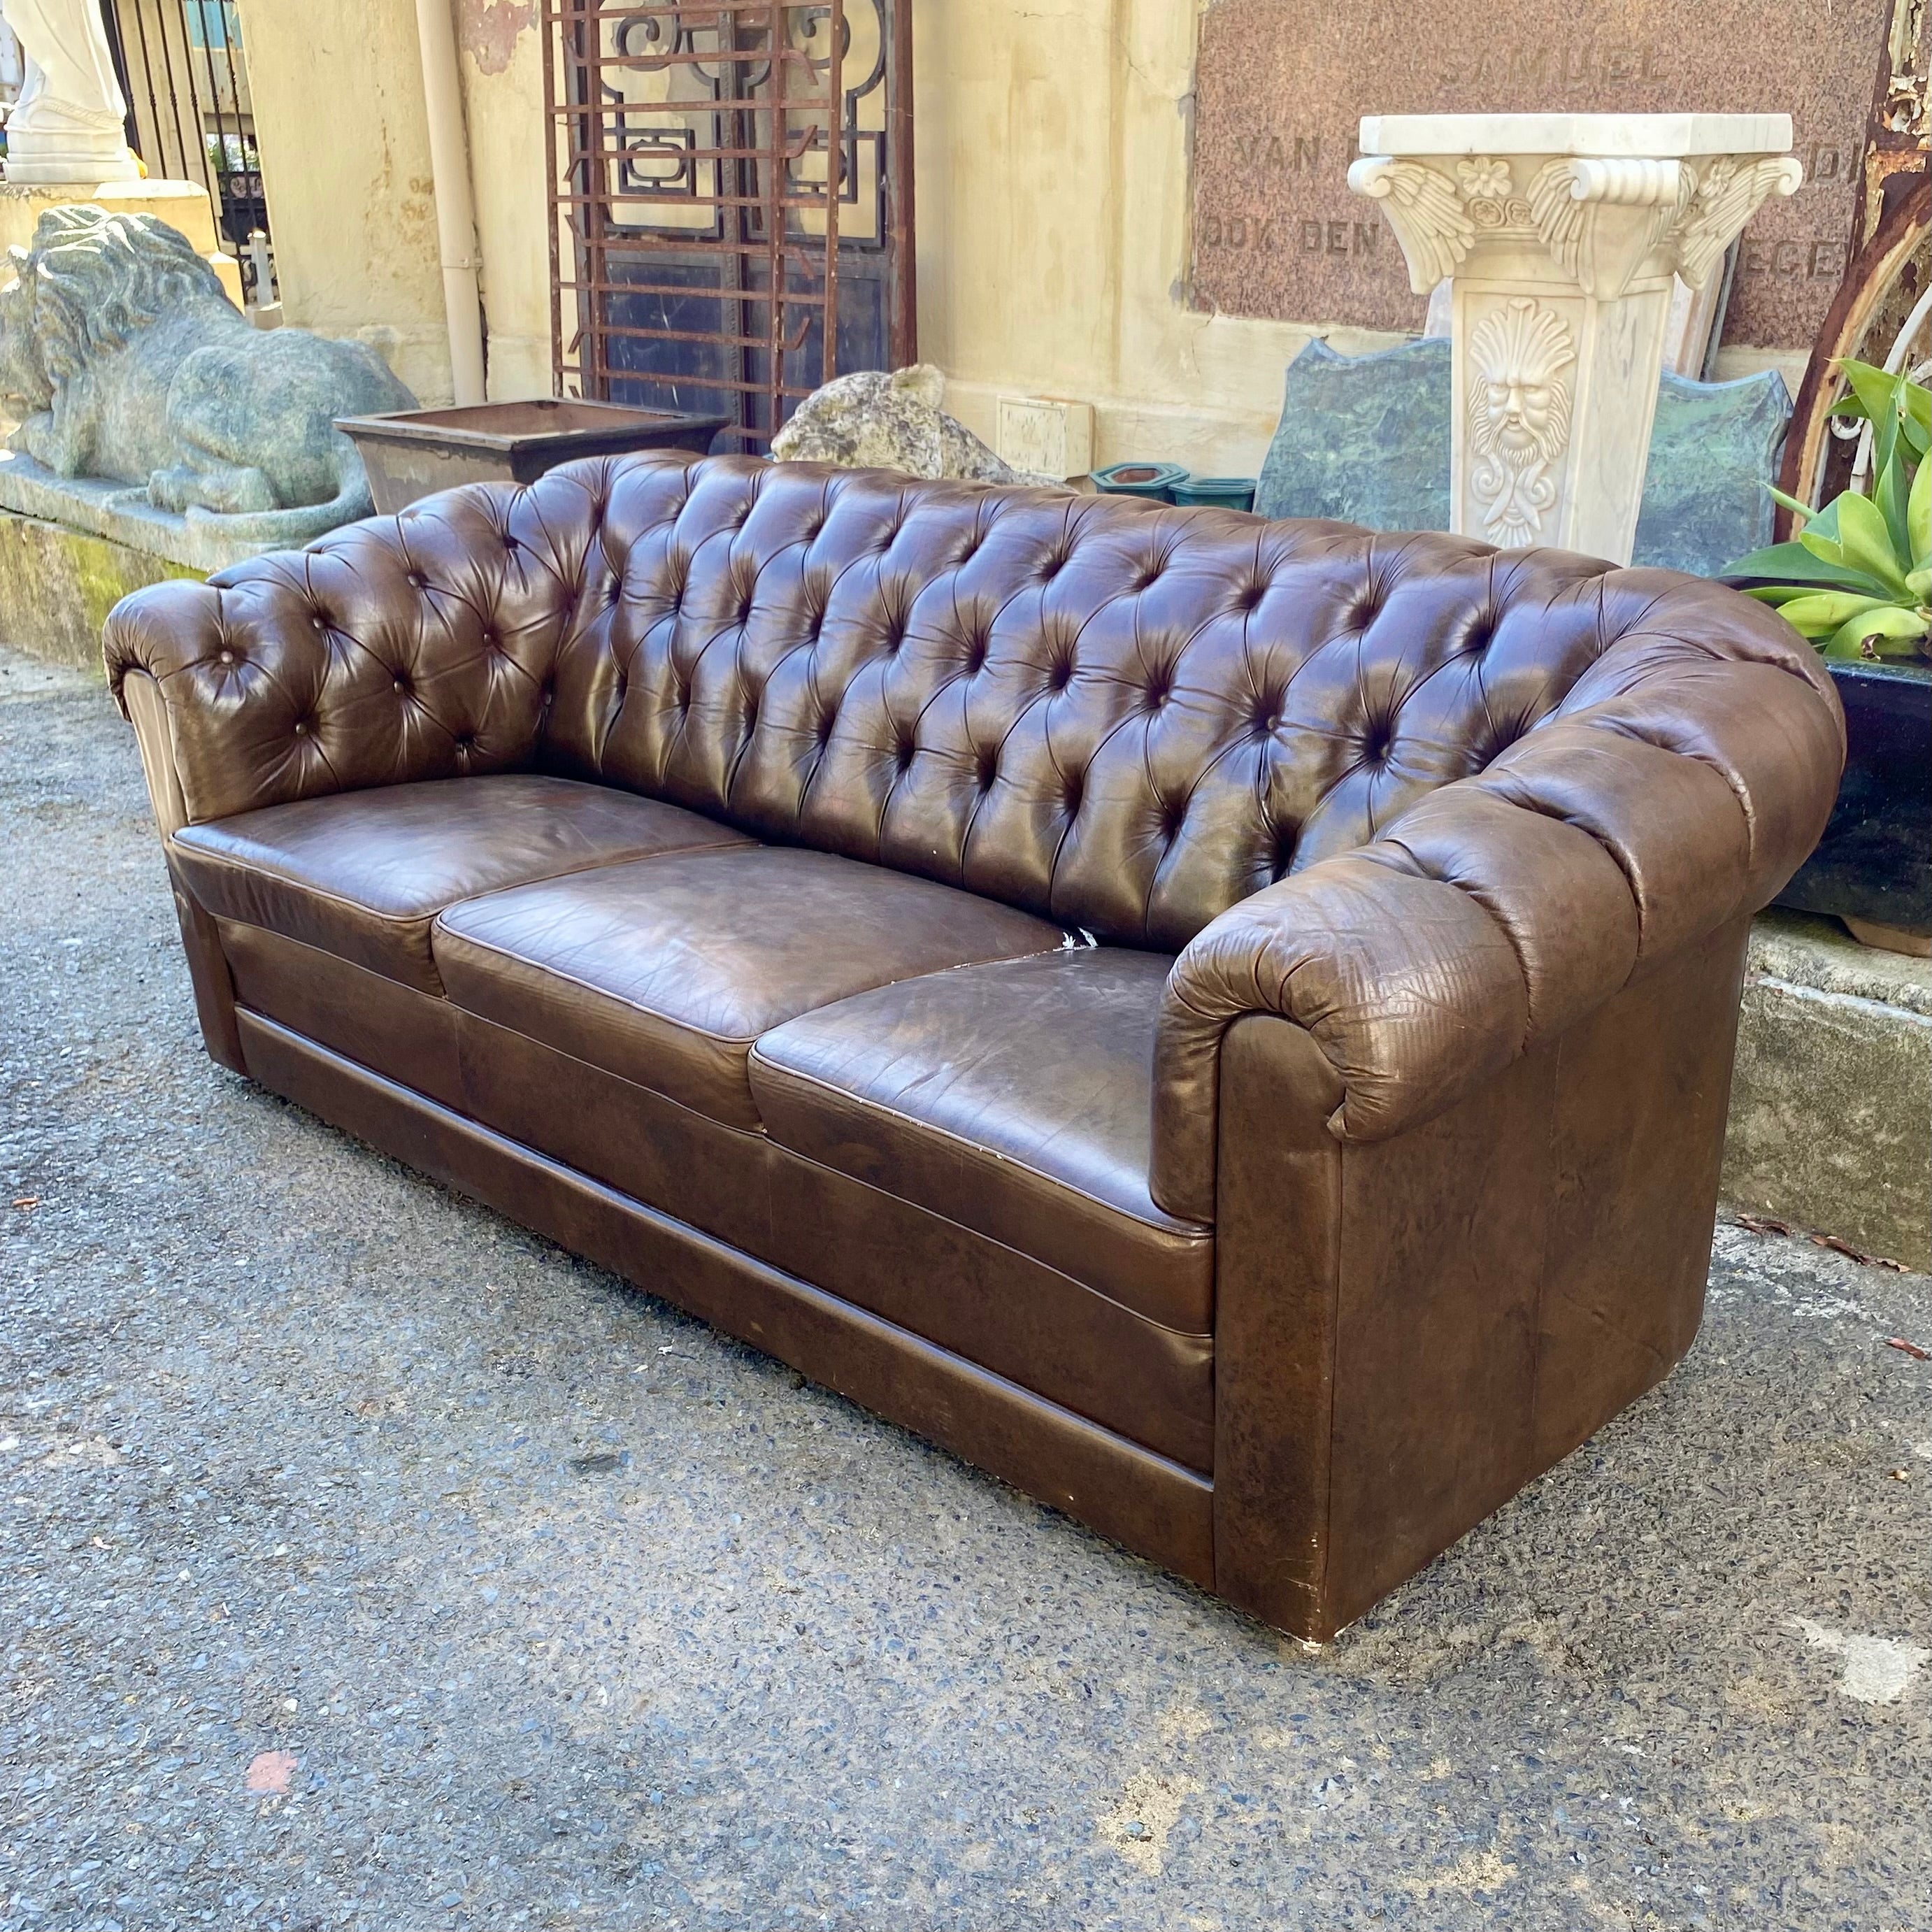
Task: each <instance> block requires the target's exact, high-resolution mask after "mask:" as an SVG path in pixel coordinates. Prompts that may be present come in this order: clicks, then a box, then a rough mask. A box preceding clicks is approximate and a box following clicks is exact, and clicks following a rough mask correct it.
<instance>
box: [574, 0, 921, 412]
mask: <svg viewBox="0 0 1932 1932" xmlns="http://www.w3.org/2000/svg"><path fill="white" fill-rule="evenodd" d="M910 12H911V8H910V0H706V4H703V5H700V4H697V0H659V4H654V5H636V4H631V5H624V4H620V0H546V5H545V6H544V92H545V97H546V99H547V102H548V104H549V112H550V195H551V220H550V302H551V329H552V342H553V367H554V369H555V372H556V392H557V393H558V394H559V395H583V396H588V397H595V398H604V399H606V400H608V401H616V402H628V403H634V404H643V405H655V406H658V407H667V408H678V409H698V410H709V411H712V412H715V413H722V414H724V415H727V416H730V418H732V419H733V421H734V422H736V425H737V427H736V429H734V430H732V431H727V432H725V435H726V437H727V438H729V439H731V440H736V442H738V443H742V444H743V445H745V446H749V447H753V448H757V447H760V446H763V444H764V443H766V442H768V441H769V439H770V437H771V436H772V434H773V432H774V431H776V430H777V429H778V428H779V426H780V425H781V424H782V423H783V422H784V420H785V419H786V418H787V416H789V415H790V413H791V411H792V410H793V407H795V406H796V403H797V401H798V400H799V398H801V397H802V396H805V395H809V394H810V393H811V391H812V390H813V389H814V388H816V387H817V386H818V385H819V384H820V383H822V382H824V381H826V380H827V379H828V378H829V377H832V376H834V375H837V374H844V373H846V372H847V371H851V370H854V369H876V368H895V367H897V366H898V365H900V364H901V363H904V362H911V361H913V360H915V359H916V340H915V323H914V318H913V198H912V71H911V65H912V63H911V55H912V34H911V24H910Z"/></svg>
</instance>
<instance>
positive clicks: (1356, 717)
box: [543, 459, 1610, 948]
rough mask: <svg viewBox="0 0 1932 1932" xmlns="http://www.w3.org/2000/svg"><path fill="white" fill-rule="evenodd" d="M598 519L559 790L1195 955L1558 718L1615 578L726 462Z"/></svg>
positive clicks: (1479, 555)
mask: <svg viewBox="0 0 1932 1932" xmlns="http://www.w3.org/2000/svg"><path fill="white" fill-rule="evenodd" d="M553 487H555V488H556V489H558V490H562V489H564V488H568V487H580V488H581V489H583V490H584V491H585V493H586V514H589V515H590V516H592V517H593V518H594V519H595V523H596V529H597V535H596V541H595V544H594V546H593V547H592V550H591V552H590V553H589V556H588V558H587V559H586V565H585V595H584V598H583V605H582V607H581V610H580V616H579V619H578V621H577V622H576V623H575V624H574V625H573V626H572V628H571V631H570V634H569V635H568V637H567V638H566V639H565V641H564V643H563V645H562V649H561V651H560V653H559V658H558V663H557V670H556V701H555V703H554V704H553V707H552V709H551V712H550V718H549V721H548V724H547V727H546V731H545V736H544V747H543V756H544V758H545V760H546V761H547V762H550V763H553V764H555V765H556V766H559V767H561V768H562V769H567V770H570V771H574V772H578V773H580V774H581V775H585V776H591V777H597V778H603V779H605V780H607V781H614V782H616V783H619V784H625V785H628V786H632V787H636V788H637V789H639V790H643V791H647V792H649V793H653V794H655V795H657V796H663V797H666V798H669V799H675V800H676V801H677V802H679V803H682V804H685V805H691V806H694V807H695V808H697V809H699V810H700V811H708V812H711V813H713V814H717V815H718V816H720V817H724V818H727V819H729V820H731V821H732V822H733V823H736V824H738V825H739V826H743V827H745V828H746V829H750V830H752V831H754V832H760V833H762V834H763V835H766V836H767V837H771V838H781V839H790V840H796V841H799V842H802V843H804V844H811V845H815V846H819V847H824V848H826V849H829V850H834V851H838V852H842V853H847V854H850V856H853V857H856V858H860V859H870V860H874V861H877V862H880V863H883V864H885V865H891V866H894V867H895V868H899V869H901V870H904V871H914V872H921V873H924V874H928V875H929V876H931V877H935V878H938V879H942V880H947V881H948V882H950V883H955V884H959V885H962V886H966V887H968V888H969V889H971V890H974V891H975V892H983V893H985V894H987V895H989V896H992V897H994V898H1001V899H1004V900H1007V901H1010V902H1011V903H1013V904H1018V905H1022V906H1025V907H1028V908H1029V909H1031V910H1035V911H1038V912H1040V913H1046V914H1048V915H1049V916H1052V917H1053V918H1055V919H1058V920H1060V921H1061V922H1063V923H1065V924H1067V925H1070V926H1079V927H1083V928H1085V929H1087V930H1088V931H1089V932H1092V933H1093V934H1094V935H1096V936H1097V937H1099V938H1104V939H1109V940H1113V941H1124V942H1126V943H1127V944H1140V945H1148V946H1154V947H1163V948H1176V947H1181V946H1182V945H1184V944H1186V943H1187V941H1188V940H1189V939H1190V938H1193V935H1195V934H1196V932H1199V930H1200V929H1201V928H1202V926H1205V925H1206V924H1207V923H1208V921H1209V920H1211V919H1213V918H1214V917H1215V916H1216V915H1217V914H1218V913H1220V912H1222V911H1223V910H1226V908H1227V907H1229V906H1230V905H1232V904H1235V902H1236V901H1239V900H1241V899H1242V898H1246V897H1247V895H1249V894H1250V893H1252V892H1255V891H1256V890H1258V889H1259V888H1261V887H1262V886H1266V885H1268V884H1269V883H1271V882H1272V881H1274V880H1277V879H1279V878H1280V877H1283V876H1284V875H1285V874H1287V873H1289V872H1290V871H1299V870H1301V869H1302V868H1305V867H1307V866H1308V865H1312V864H1313V863H1315V862H1316V861H1317V860H1319V859H1322V858H1325V857H1327V856H1329V855H1330V854H1331V853H1337V852H1340V851H1343V850H1349V849H1352V848H1353V847H1357V846H1359V845H1361V844H1365V843H1366V842H1367V841H1369V840H1370V839H1372V838H1374V837H1375V836H1376V834H1377V832H1379V830H1380V829H1382V827H1384V826H1386V825H1388V823H1390V822H1391V821H1392V820H1394V818H1395V817H1397V815H1398V814H1400V813H1401V812H1402V811H1403V810H1404V809H1405V808H1406V807H1408V806H1409V805H1411V804H1412V803H1414V802H1415V801H1417V800H1418V799H1420V798H1421V797H1422V796H1424V794H1425V793H1428V792H1429V791H1430V790H1433V789H1434V788H1435V787H1437V786H1439V785H1441V784H1445V783H1447V782H1448V781H1451V780H1453V779H1456V778H1463V777H1466V776H1468V775H1471V774H1472V773H1474V772H1478V771H1481V769H1483V768H1484V766H1486V765H1487V763H1489V762H1490V760H1492V759H1493V758H1494V757H1496V755H1497V754H1499V752H1501V751H1503V750H1504V749H1505V748H1506V747H1508V745H1511V743H1513V742H1514V741H1515V740H1516V739H1518V738H1520V736H1522V735H1523V733H1525V732H1526V731H1527V730H1529V729H1530V728H1531V727H1532V726H1534V725H1535V724H1538V722H1539V721H1541V720H1542V719H1544V718H1547V717H1548V716H1549V715H1550V714H1551V713H1552V712H1554V711H1555V710H1556V709H1557V708H1558V707H1559V706H1560V705H1561V704H1562V702H1563V700H1564V697H1565V694H1567V692H1568V691H1569V690H1570V688H1571V686H1572V685H1573V684H1574V682H1575V681H1576V680H1577V679H1578V678H1579V677H1580V676H1581V675H1582V674H1583V673H1584V672H1585V671H1586V670H1587V669H1588V668H1589V667H1590V665H1591V664H1592V663H1594V662H1595V661H1596V659H1597V658H1598V655H1600V654H1601V652H1602V651H1603V649H1604V648H1605V646H1606V644H1607V642H1609V641H1610V640H1609V639H1608V638H1607V637H1606V636H1605V634H1604V603H1603V587H1604V582H1605V576H1604V568H1603V566H1601V565H1598V564H1595V563H1592V562H1589V561H1588V560H1587V559H1583V558H1580V557H1575V556H1568V555H1564V554H1561V553H1555V552H1547V551H1546V552H1541V553H1529V554H1518V555H1516V556H1498V555H1496V553H1493V552H1492V551H1490V550H1489V549H1488V548H1487V547H1485V546H1483V545H1481V544H1474V543H1470V542H1466V541H1462V540H1460V539H1457V538H1448V537H1440V536H1433V537H1432V536H1407V537H1379V536H1373V535H1370V534H1368V533H1367V532H1364V531H1361V530H1359V529H1355V528H1353V527H1352V526H1347V525H1343V524H1334V523H1307V522H1304V523H1260V522H1257V521H1256V520H1255V519H1253V518H1252V517H1244V516H1240V515H1236V514H1231V513H1224V512H1212V511H1167V510H1162V509H1160V508H1156V507H1153V506H1150V505H1145V504H1142V503H1139V502H1132V501H1129V500H1127V499H1120V498H1114V497H1105V496H1100V497H1096V496H1055V495H1052V494H1048V493H1042V492H1039V491H1034V490H1012V489H998V488H988V487H983V486H979V485H974V484H952V483H932V482H915V481H908V480H907V479H905V478H898V477H893V476H889V475H882V474H878V473H876V472H856V473H855V472H839V471H835V470H828V469H820V468H818V467H816V466H806V465H784V466H768V465H766V464H763V463H757V462H755V461H751V460H744V459H714V460H710V461H708V462H705V463H698V464H695V465H693V466H690V467H689V468H688V469H685V468H684V467H682V466H672V465H669V464H665V463H636V462H629V463H619V464H615V465H613V466H610V469H608V470H607V471H606V472H604V474H603V475H601V476H600V475H598V474H597V473H596V472H585V471H580V472H578V474H577V476H575V477H573V478H569V479H568V481H565V479H564V478H563V477H562V475H561V473H559V477H558V479H557V481H556V483H555V484H554V485H553Z"/></svg>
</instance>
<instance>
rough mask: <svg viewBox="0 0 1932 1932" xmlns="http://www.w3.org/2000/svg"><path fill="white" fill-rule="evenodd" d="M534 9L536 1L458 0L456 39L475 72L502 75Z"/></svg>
mask: <svg viewBox="0 0 1932 1932" xmlns="http://www.w3.org/2000/svg"><path fill="white" fill-rule="evenodd" d="M536 11H537V10H536V0H457V5H456V37H457V40H458V43H459V44H460V46H461V47H462V49H463V52H465V53H466V54H467V55H469V58H471V59H472V60H473V61H474V62H475V63H476V71H477V72H478V74H501V73H502V71H503V70H504V69H505V68H507V67H508V65H510V62H511V59H512V58H514V55H515V54H516V51H517V36H518V35H519V34H526V33H528V32H529V30H530V28H531V26H532V24H533V23H535V19H536Z"/></svg>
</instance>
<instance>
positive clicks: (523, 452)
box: [335, 396, 726, 514]
mask: <svg viewBox="0 0 1932 1932" xmlns="http://www.w3.org/2000/svg"><path fill="white" fill-rule="evenodd" d="M725 421H726V419H724V417H723V416H694V415H691V414H688V413H685V412H684V411H682V410H634V409H626V408H624V407H622V406H621V405H619V404H616V403H586V402H580V401H577V399H576V398H574V397H568V396H566V397H560V398H550V397H547V396H546V397H538V398H532V399H531V400H530V401H526V402H515V403H478V404H473V405H472V406H471V407H468V408H465V409H454V410H398V412H397V413H395V415H393V416H344V417H341V419H338V422H337V423H336V425H335V426H336V428H338V429H339V430H341V431H343V432H344V434H346V435H347V437H349V439H350V441H352V442H353V443H354V444H355V446H356V449H358V450H359V452H361V455H362V463H363V466H364V467H365V469H367V470H368V472H369V489H370V493H371V495H372V496H374V498H375V499H376V508H377V509H378V510H380V511H383V513H385V514H394V513H395V511H398V510H400V509H401V508H404V506H405V505H408V504H410V503H413V502H416V499H417V498H418V497H419V496H432V495H434V493H436V491H437V490H448V489H451V488H453V487H455V485H456V484H458V483H486V482H490V483H530V482H534V481H535V479H536V478H538V477H539V476H541V475H542V474H543V473H544V471H545V470H546V469H555V468H556V466H557V465H558V464H559V463H568V461H569V460H571V458H573V457H577V456H615V455H618V454H619V453H620V452H622V451H625V450H628V449H688V450H691V451H693V452H695V453H696V454H697V455H700V456H702V455H704V454H705V452H706V451H708V450H709V449H710V447H711V439H712V437H714V436H715V435H716V434H717V433H718V431H720V430H721V429H722V428H724V426H725Z"/></svg>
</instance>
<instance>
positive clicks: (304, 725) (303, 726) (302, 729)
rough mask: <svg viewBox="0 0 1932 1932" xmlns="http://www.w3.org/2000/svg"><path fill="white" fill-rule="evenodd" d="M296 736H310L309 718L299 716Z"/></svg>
mask: <svg viewBox="0 0 1932 1932" xmlns="http://www.w3.org/2000/svg"><path fill="white" fill-rule="evenodd" d="M296 736H297V737H298V738H306V737H307V736H308V719H307V718H297V719H296Z"/></svg>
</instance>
